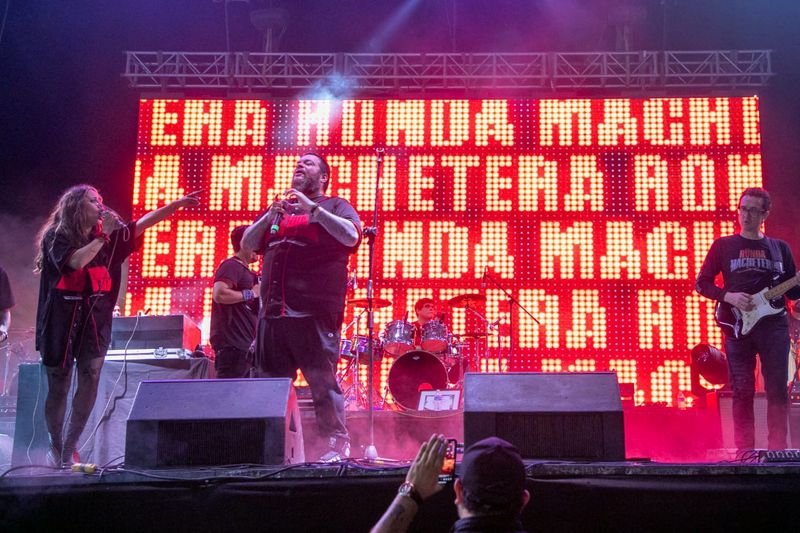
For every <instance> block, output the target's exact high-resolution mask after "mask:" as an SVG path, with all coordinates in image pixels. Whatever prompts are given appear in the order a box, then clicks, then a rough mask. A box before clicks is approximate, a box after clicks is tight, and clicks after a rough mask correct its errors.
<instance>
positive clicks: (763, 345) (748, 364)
mask: <svg viewBox="0 0 800 533" xmlns="http://www.w3.org/2000/svg"><path fill="white" fill-rule="evenodd" d="M725 353H726V355H727V357H728V369H729V372H730V378H731V379H730V382H731V386H732V388H733V436H734V440H735V442H736V447H737V448H738V449H740V450H751V449H753V448H754V447H755V416H754V414H753V398H754V396H755V368H756V354H758V356H759V358H760V359H761V374H762V375H763V376H764V388H765V389H766V392H767V428H768V430H769V437H768V440H769V442H768V445H769V449H771V450H783V449H785V448H786V432H787V427H786V426H787V411H788V405H789V393H788V389H787V382H788V381H789V329H788V325H787V322H786V317H785V316H781V317H769V318H765V319H764V320H762V321H761V323H759V324H758V325H757V326H756V327H755V328H754V329H753V330H752V331H751V332H750V334H749V335H748V336H747V337H744V338H742V339H731V338H726V339H725Z"/></svg>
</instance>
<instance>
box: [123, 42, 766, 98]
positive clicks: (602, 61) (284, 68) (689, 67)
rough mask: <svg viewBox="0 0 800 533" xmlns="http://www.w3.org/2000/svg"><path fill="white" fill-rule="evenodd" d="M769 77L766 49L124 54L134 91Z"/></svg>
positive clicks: (742, 84)
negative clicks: (460, 52)
mask: <svg viewBox="0 0 800 533" xmlns="http://www.w3.org/2000/svg"><path fill="white" fill-rule="evenodd" d="M772 76H773V72H772V65H771V51H770V50H696V51H691V50H689V51H687V50H668V51H648V50H641V51H633V52H529V53H462V54H459V53H412V54H358V53H252V52H236V53H226V52H163V51H157V52H152V51H150V52H148V51H129V52H126V62H125V72H124V73H123V77H124V78H126V79H127V80H128V81H129V83H130V85H131V87H133V88H136V89H161V90H183V89H207V90H228V91H242V92H248V91H259V92H265V91H266V92H270V93H273V94H281V93H287V94H294V93H297V92H298V91H304V90H315V89H316V90H321V89H325V90H328V91H330V92H331V93H332V95H333V96H340V95H343V94H347V93H349V92H353V91H357V92H360V93H365V92H366V93H370V94H380V93H385V94H397V91H404V92H409V91H411V92H422V93H427V92H436V91H467V92H473V91H494V90H499V91H533V92H547V91H579V90H585V89H591V90H606V89H609V90H626V91H659V90H670V91H678V90H681V89H687V90H695V91H696V90H697V89H720V90H725V91H731V90H735V91H746V90H749V89H754V88H758V87H764V86H766V85H767V83H768V81H769V79H770V77H772Z"/></svg>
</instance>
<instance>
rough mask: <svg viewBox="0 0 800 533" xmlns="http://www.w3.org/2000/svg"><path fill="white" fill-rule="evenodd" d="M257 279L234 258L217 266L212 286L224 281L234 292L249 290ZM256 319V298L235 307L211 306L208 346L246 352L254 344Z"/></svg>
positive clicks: (213, 304) (233, 305)
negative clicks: (232, 348)
mask: <svg viewBox="0 0 800 533" xmlns="http://www.w3.org/2000/svg"><path fill="white" fill-rule="evenodd" d="M257 280H258V276H257V275H256V274H255V272H253V271H252V270H250V268H249V267H248V266H247V265H245V264H244V263H242V262H241V261H239V260H238V259H235V258H233V257H230V258H228V259H226V260H225V261H223V262H222V263H220V265H219V268H217V273H216V275H215V276H214V283H216V282H218V281H224V282H225V283H226V284H227V285H228V287H229V288H230V289H232V290H235V291H242V290H245V289H252V288H253V287H254V286H255V284H256V283H257ZM257 317H258V299H257V298H253V299H252V300H249V301H247V302H237V303H235V304H221V303H217V302H212V303H211V345H212V346H213V347H214V350H215V351H219V350H221V349H222V348H226V347H229V346H233V347H235V348H238V349H240V350H245V351H246V350H248V349H249V348H250V343H252V342H253V338H254V337H255V330H256V319H257Z"/></svg>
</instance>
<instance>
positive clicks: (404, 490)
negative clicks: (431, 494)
mask: <svg viewBox="0 0 800 533" xmlns="http://www.w3.org/2000/svg"><path fill="white" fill-rule="evenodd" d="M412 490H414V485H412V484H411V483H409V482H408V481H406V482H405V483H403V484H402V485H400V488H398V489H397V492H398V494H400V495H402V496H408V495H409V494H411V491H412Z"/></svg>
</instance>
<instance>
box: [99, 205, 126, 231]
mask: <svg viewBox="0 0 800 533" xmlns="http://www.w3.org/2000/svg"><path fill="white" fill-rule="evenodd" d="M100 221H101V222H102V223H103V231H104V232H106V233H111V232H112V231H114V230H115V229H117V228H121V227H122V226H124V225H125V221H124V220H122V217H121V216H119V215H118V214H117V213H116V212H114V211H113V210H111V209H109V208H107V207H106V208H104V209H103V210H102V211H101V212H100Z"/></svg>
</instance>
